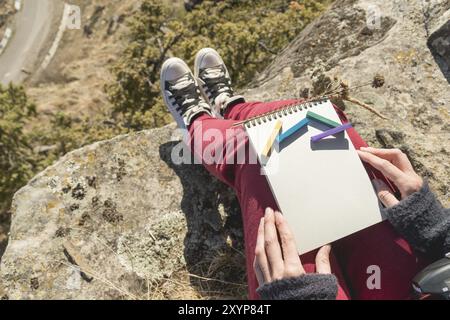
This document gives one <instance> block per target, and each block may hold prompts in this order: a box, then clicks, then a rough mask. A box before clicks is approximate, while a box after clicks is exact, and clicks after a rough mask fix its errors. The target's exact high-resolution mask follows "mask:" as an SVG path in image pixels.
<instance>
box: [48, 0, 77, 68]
mask: <svg viewBox="0 0 450 320" xmlns="http://www.w3.org/2000/svg"><path fill="white" fill-rule="evenodd" d="M70 8H71V6H70V5H68V4H67V3H66V4H64V12H63V17H62V20H61V24H60V25H59V29H58V33H57V35H56V38H55V40H54V41H53V44H52V46H51V48H50V50H49V51H48V53H47V55H46V56H45V59H44V61H43V62H42V64H41V69H42V70H44V69H46V68H47V67H48V65H49V64H50V62H51V61H52V59H53V57H54V56H55V54H56V51H57V50H58V46H59V42H60V41H61V39H62V37H63V35H64V31H65V30H66V26H67V19H68V17H69V15H70Z"/></svg>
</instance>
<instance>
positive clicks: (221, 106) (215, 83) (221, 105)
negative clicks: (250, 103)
mask: <svg viewBox="0 0 450 320" xmlns="http://www.w3.org/2000/svg"><path fill="white" fill-rule="evenodd" d="M194 74H195V77H196V78H197V80H198V82H199V84H200V87H201V90H202V93H203V95H204V96H205V99H206V101H207V102H208V103H209V105H210V106H211V107H212V108H213V112H214V114H215V116H219V115H220V116H223V115H224V113H225V111H226V110H227V109H228V108H230V107H232V106H234V105H236V104H237V103H241V102H245V99H244V97H243V96H238V95H234V91H233V88H232V87H231V78H230V74H229V73H228V69H227V67H226V66H225V63H224V62H223V59H222V57H221V56H220V55H219V54H218V53H217V51H216V50H214V49H211V48H205V49H202V50H200V51H199V52H198V53H197V56H196V57H195V69H194Z"/></svg>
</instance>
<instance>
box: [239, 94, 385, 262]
mask: <svg viewBox="0 0 450 320" xmlns="http://www.w3.org/2000/svg"><path fill="white" fill-rule="evenodd" d="M310 114H315V115H319V117H322V119H326V120H329V122H334V123H337V124H341V121H340V119H339V116H338V115H337V113H336V111H335V109H334V107H333V105H332V104H331V102H330V101H329V100H324V99H322V100H319V101H315V102H307V103H303V104H297V105H291V106H288V107H286V108H284V109H282V110H278V111H276V112H272V113H269V114H265V115H262V116H260V117H258V118H253V119H249V120H247V121H246V122H245V123H244V126H245V128H246V130H247V132H248V135H249V138H250V142H251V146H252V148H253V151H254V152H256V154H257V155H258V157H259V162H260V163H261V167H262V174H265V175H266V177H267V180H268V182H269V185H270V188H271V190H272V193H273V195H274V197H275V199H276V201H277V204H278V206H279V208H280V210H281V212H282V213H283V215H284V216H285V217H286V219H287V221H288V223H289V225H290V226H291V228H292V229H293V231H294V234H295V238H296V242H297V246H298V248H299V253H300V254H303V253H306V252H309V251H312V250H314V249H316V248H319V247H321V246H323V245H325V244H328V243H332V242H334V241H336V240H338V239H341V238H343V237H346V236H348V235H351V234H353V233H355V232H357V231H360V230H362V229H365V228H367V227H370V226H372V225H374V224H377V223H379V222H381V221H383V220H384V217H383V214H382V211H381V206H380V204H379V201H378V199H377V196H376V193H375V191H374V189H373V186H372V183H371V181H370V179H369V176H368V174H367V172H366V170H365V168H364V166H363V164H362V162H361V160H360V159H359V156H358V154H357V152H356V150H355V147H354V146H353V144H352V142H351V141H350V139H349V136H348V134H347V132H346V131H343V132H341V133H338V134H335V135H332V136H329V137H326V138H324V139H321V140H320V141H317V142H312V141H311V138H312V137H317V136H318V135H320V134H323V132H327V131H328V130H330V126H329V125H327V124H324V123H323V122H320V121H315V120H311V121H307V122H308V125H303V126H301V129H300V130H294V129H293V128H295V127H296V126H297V128H299V123H300V124H301V123H303V124H304V122H302V120H303V121H305V120H304V119H308V116H309V115H310ZM280 123H281V129H279V132H278V129H277V128H276V127H277V126H280ZM289 131H290V132H292V131H295V133H294V134H291V135H289V137H287V138H285V139H284V140H283V141H282V142H280V143H278V142H277V141H278V140H279V137H280V136H281V135H282V134H283V133H288V132H289ZM274 133H277V139H275V140H274V139H273V138H274ZM271 140H273V141H274V142H273V146H272V148H271V151H270V154H268V155H267V156H265V155H263V153H264V149H265V148H267V144H268V142H269V143H270V141H271Z"/></svg>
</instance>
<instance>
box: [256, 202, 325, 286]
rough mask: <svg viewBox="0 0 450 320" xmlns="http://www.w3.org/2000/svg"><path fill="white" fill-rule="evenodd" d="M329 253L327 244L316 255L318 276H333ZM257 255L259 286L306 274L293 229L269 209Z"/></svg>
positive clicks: (260, 227)
mask: <svg viewBox="0 0 450 320" xmlns="http://www.w3.org/2000/svg"><path fill="white" fill-rule="evenodd" d="M330 251H331V247H330V246H329V245H328V246H325V247H323V248H321V249H320V250H319V252H318V253H317V256H316V271H317V273H323V274H327V273H331V267H330ZM255 254H256V257H255V262H254V269H255V272H256V277H257V278H258V282H259V285H260V286H262V285H263V284H266V283H270V282H273V281H276V280H281V279H285V278H295V277H299V276H301V275H303V274H305V273H306V272H305V269H304V268H303V265H302V263H301V261H300V257H299V255H298V250H297V246H296V243H295V239H294V235H293V233H292V231H291V229H290V228H289V226H288V224H287V222H286V220H285V219H284V217H283V215H282V214H281V213H280V212H274V211H273V210H272V209H270V208H268V209H267V210H266V215H265V217H264V218H262V219H261V222H260V225H259V229H258V238H257V241H256V250H255Z"/></svg>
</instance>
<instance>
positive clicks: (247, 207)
mask: <svg viewBox="0 0 450 320" xmlns="http://www.w3.org/2000/svg"><path fill="white" fill-rule="evenodd" d="M295 102H296V101H294V100H289V101H276V102H269V103H262V102H253V103H242V104H238V105H236V106H234V107H233V108H231V109H229V110H228V112H227V114H226V115H225V119H215V118H213V117H210V116H209V115H201V116H199V117H198V118H197V119H196V120H195V121H194V123H193V124H192V125H191V126H190V128H189V132H190V137H191V141H190V143H191V147H193V146H194V145H195V144H196V143H197V144H199V145H201V146H202V148H203V149H202V150H205V149H206V148H209V150H211V145H214V144H215V143H216V144H217V143H221V144H223V145H221V146H216V147H218V148H215V150H219V152H220V154H218V155H217V154H215V158H217V157H216V156H219V157H220V158H222V159H225V158H227V159H228V160H229V159H230V157H234V156H235V154H236V152H237V150H239V148H248V147H249V146H248V139H245V140H244V141H242V139H236V140H237V141H240V140H241V142H240V143H230V139H227V140H226V142H225V141H215V140H214V139H212V138H211V139H209V138H208V139H202V138H201V136H200V135H199V134H201V133H202V132H205V131H206V130H210V129H213V131H215V132H218V131H219V132H221V133H222V134H223V136H224V137H225V136H226V134H227V133H226V132H227V131H228V135H229V136H230V128H231V126H232V125H233V124H234V123H236V122H238V121H240V120H245V119H247V118H250V117H254V116H257V115H260V114H262V113H266V112H269V111H272V110H274V109H278V108H280V107H282V106H284V105H287V104H291V103H295ZM336 111H337V112H338V114H339V117H340V118H341V120H342V122H343V123H345V122H348V120H347V118H346V116H345V114H344V113H343V112H342V111H341V110H339V109H337V108H336ZM241 130H244V129H242V128H241V129H237V130H234V131H233V132H232V133H231V134H235V135H239V134H242V131H241ZM347 132H348V134H349V136H350V139H351V141H352V142H353V144H354V146H355V148H356V149H359V148H361V147H366V146H367V144H366V143H365V141H364V140H363V139H362V138H361V137H360V136H359V135H358V133H357V132H356V130H354V129H349V130H348V131H347ZM229 138H230V137H229ZM203 140H209V141H203ZM213 149H214V148H213ZM194 153H195V155H196V157H197V158H198V159H200V160H204V157H203V156H204V153H203V152H199V151H198V149H197V150H195V148H194ZM213 153H214V152H213ZM246 154H248V152H246ZM234 162H235V163H236V164H233V163H232V161H220V162H218V163H212V161H210V160H208V161H203V165H204V166H205V167H206V169H207V170H208V171H209V172H210V173H211V174H213V175H214V176H216V177H217V178H218V179H220V180H221V181H223V182H225V183H226V184H228V185H229V186H231V187H232V188H233V189H234V190H235V192H236V195H237V197H238V200H239V203H240V206H241V211H242V219H243V225H244V237H245V255H246V260H247V262H246V264H247V276H248V288H249V297H250V299H257V298H258V296H257V294H256V289H257V288H258V282H257V280H256V276H255V273H254V271H253V261H254V257H255V245H256V237H257V230H258V225H259V222H260V219H261V218H262V217H263V215H264V212H265V209H266V208H267V207H271V208H273V209H278V208H277V204H276V202H275V200H274V198H273V195H272V193H271V191H270V188H269V185H268V182H267V180H266V177H265V176H264V175H261V174H260V172H261V168H260V165H259V164H248V163H247V162H246V163H247V164H238V163H237V162H238V161H234ZM366 169H367V172H368V174H369V176H370V177H371V178H375V177H377V178H380V179H384V177H383V176H382V175H381V174H380V173H379V172H377V171H376V170H375V169H373V168H371V167H368V166H366ZM386 182H387V181H386ZM388 183H389V182H388ZM349 192H351V190H349ZM361 214H364V213H363V212H362V213H361ZM332 246H333V250H332V255H331V267H332V272H333V273H334V274H335V275H336V276H337V278H338V280H339V285H340V286H339V293H338V297H337V298H338V299H341V300H347V299H410V298H411V280H412V278H413V277H414V276H415V275H416V274H417V273H418V272H419V271H420V270H421V269H422V268H423V267H425V265H426V263H427V262H426V261H425V259H423V258H419V257H418V256H417V255H416V254H415V253H414V252H413V251H412V249H411V247H410V246H409V244H408V243H407V242H406V241H405V240H404V239H402V238H401V237H400V236H399V235H398V234H397V233H396V232H395V231H394V230H393V228H392V227H391V225H390V224H389V222H387V221H386V222H383V223H380V224H378V225H375V226H373V227H370V228H368V229H365V230H363V231H360V232H358V233H356V234H353V235H351V236H349V237H347V238H344V239H341V240H339V241H336V242H335V243H333V244H332ZM315 254H316V252H310V253H307V254H305V255H302V256H301V261H302V263H303V266H304V268H305V270H306V272H315V263H314V260H315ZM371 266H375V268H376V269H378V270H379V272H380V273H379V275H380V283H379V284H380V287H379V288H376V287H377V286H375V288H374V286H373V285H374V284H376V282H373V281H372V280H373V279H372V280H371V279H369V277H370V276H371V275H372V274H374V273H373V272H377V271H374V270H376V269H371V268H372V267H371ZM368 281H369V283H370V284H372V285H368Z"/></svg>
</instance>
